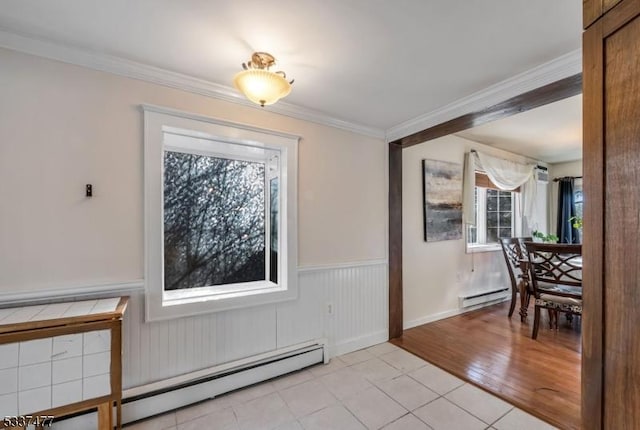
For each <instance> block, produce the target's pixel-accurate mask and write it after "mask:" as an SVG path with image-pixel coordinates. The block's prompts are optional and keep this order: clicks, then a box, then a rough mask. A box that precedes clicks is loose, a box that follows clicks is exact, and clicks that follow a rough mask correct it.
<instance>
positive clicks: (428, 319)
mask: <svg viewBox="0 0 640 430" xmlns="http://www.w3.org/2000/svg"><path fill="white" fill-rule="evenodd" d="M507 300H510V297H505V298H501V299H498V300H494V301H492V302H488V303H482V304H479V305H476V306H470V307H468V308H464V309H459V308H457V309H450V310H448V311H444V312H438V313H436V314H431V315H427V316H424V317H420V318H416V319H413V320H411V321H406V322H405V323H404V324H403V325H402V328H403V329H404V330H407V329H410V328H413V327H417V326H419V325H423V324H428V323H430V322H434V321H438V320H443V319H445V318H449V317H454V316H456V315H462V314H464V313H467V312H471V311H475V310H477V309H481V308H484V307H487V306H491V305H495V304H497V303H502V302H505V301H507Z"/></svg>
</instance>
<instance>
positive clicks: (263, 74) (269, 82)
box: [233, 69, 291, 106]
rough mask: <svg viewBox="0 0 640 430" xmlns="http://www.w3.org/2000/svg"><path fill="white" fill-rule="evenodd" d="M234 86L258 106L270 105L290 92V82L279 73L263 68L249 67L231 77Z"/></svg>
mask: <svg viewBox="0 0 640 430" xmlns="http://www.w3.org/2000/svg"><path fill="white" fill-rule="evenodd" d="M233 83H234V84H235V86H236V88H237V89H238V90H240V92H242V94H244V95H245V96H246V97H247V98H248V99H249V100H251V101H252V102H254V103H256V104H259V105H260V106H265V105H272V104H274V103H275V102H277V101H278V100H280V99H281V98H283V97H286V96H287V95H289V93H290V92H291V84H290V83H289V82H288V81H287V80H286V79H285V78H284V77H282V76H281V75H279V74H277V73H273V72H270V71H269V70H264V69H249V70H243V71H242V72H240V73H238V74H237V75H236V76H235V78H234V79H233Z"/></svg>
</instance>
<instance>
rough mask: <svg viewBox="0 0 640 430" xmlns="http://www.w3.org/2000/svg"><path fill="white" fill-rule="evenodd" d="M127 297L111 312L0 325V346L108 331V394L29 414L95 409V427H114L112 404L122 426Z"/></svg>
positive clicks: (101, 429)
mask: <svg viewBox="0 0 640 430" xmlns="http://www.w3.org/2000/svg"><path fill="white" fill-rule="evenodd" d="M128 300H129V298H128V297H121V298H120V301H119V302H118V305H117V306H116V309H115V311H113V312H103V313H96V314H89V315H81V316H73V317H63V318H56V319H50V320H39V321H33V322H32V321H28V322H21V323H16V324H6V325H0V345H2V344H9V343H16V342H24V341H29V340H35V339H46V338H53V337H56V336H63V335H69V334H78V333H87V332H91V331H96V330H109V331H110V333H111V350H110V352H111V364H110V386H111V390H110V391H111V393H110V394H109V395H106V396H101V397H97V398H93V399H88V400H83V401H81V402H76V403H73V404H70V405H64V406H60V407H56V408H51V409H46V410H41V411H31V412H30V414H31V415H41V416H43V415H51V416H54V417H55V418H60V417H65V416H68V415H71V414H74V413H78V412H84V411H88V410H91V409H95V408H97V410H98V427H97V428H98V430H112V429H113V427H114V423H113V407H114V406H115V407H116V422H115V425H116V428H118V429H121V428H122V317H123V314H124V312H125V310H126V307H127V303H128ZM54 422H55V419H54ZM0 428H8V427H5V425H4V423H3V422H0ZM10 428H16V427H10ZM18 428H19V427H18Z"/></svg>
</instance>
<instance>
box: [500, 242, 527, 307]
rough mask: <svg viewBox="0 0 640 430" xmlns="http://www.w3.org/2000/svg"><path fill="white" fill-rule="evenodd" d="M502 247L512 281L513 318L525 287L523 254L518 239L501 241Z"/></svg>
mask: <svg viewBox="0 0 640 430" xmlns="http://www.w3.org/2000/svg"><path fill="white" fill-rule="evenodd" d="M500 246H502V254H503V255H504V259H505V261H506V263H507V270H508V271H509V279H510V280H511V306H509V318H511V316H512V315H513V311H514V310H515V308H516V303H517V302H518V298H517V297H518V291H520V292H522V291H523V288H522V287H523V286H522V284H521V283H522V282H523V271H522V265H521V260H522V257H523V254H522V248H521V247H520V242H519V240H518V238H517V237H508V238H502V239H500ZM521 308H522V306H521ZM521 311H522V309H521ZM520 319H521V320H522V312H520Z"/></svg>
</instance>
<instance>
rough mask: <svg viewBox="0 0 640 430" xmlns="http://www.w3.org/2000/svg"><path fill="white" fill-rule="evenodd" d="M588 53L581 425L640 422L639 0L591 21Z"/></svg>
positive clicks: (618, 427)
mask: <svg viewBox="0 0 640 430" xmlns="http://www.w3.org/2000/svg"><path fill="white" fill-rule="evenodd" d="M586 6H587V3H585V7H586ZM583 55H584V71H583V82H584V99H583V103H584V108H583V109H584V115H583V122H584V150H583V154H584V155H583V157H584V158H583V164H584V165H583V170H584V173H583V174H584V195H585V216H584V247H583V250H584V261H585V268H584V321H583V357H582V360H583V369H582V397H583V400H582V416H583V427H584V428H585V429H600V428H604V429H616V430H623V429H640V276H639V275H640V173H639V172H640V0H622V1H621V2H620V3H619V4H617V5H616V6H615V7H613V8H612V9H611V10H609V11H608V12H606V13H605V14H604V15H603V16H602V17H601V18H599V19H598V20H597V21H595V22H594V23H593V24H592V25H590V26H589V27H588V28H587V30H586V31H585V33H584V40H583Z"/></svg>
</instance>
